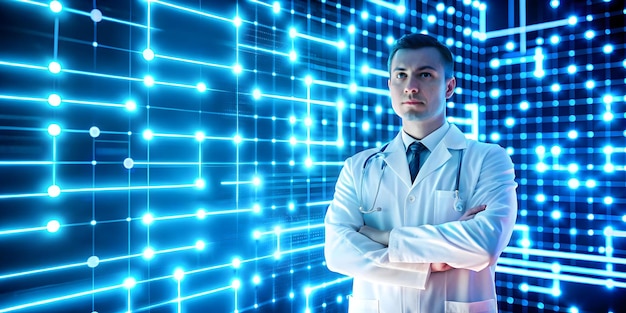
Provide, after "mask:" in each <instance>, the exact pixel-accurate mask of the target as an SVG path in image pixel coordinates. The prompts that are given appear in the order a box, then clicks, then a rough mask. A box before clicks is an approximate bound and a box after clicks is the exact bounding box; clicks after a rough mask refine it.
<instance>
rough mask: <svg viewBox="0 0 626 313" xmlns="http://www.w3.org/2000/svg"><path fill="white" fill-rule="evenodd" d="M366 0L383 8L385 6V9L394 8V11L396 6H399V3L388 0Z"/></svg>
mask: <svg viewBox="0 0 626 313" xmlns="http://www.w3.org/2000/svg"><path fill="white" fill-rule="evenodd" d="M367 1H368V2H371V3H373V4H375V5H378V6H381V7H383V8H387V9H390V10H394V11H397V10H398V7H400V6H399V5H395V4H391V3H389V2H385V1H382V0H367Z"/></svg>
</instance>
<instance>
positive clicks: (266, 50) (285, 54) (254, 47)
mask: <svg viewBox="0 0 626 313" xmlns="http://www.w3.org/2000/svg"><path fill="white" fill-rule="evenodd" d="M238 46H239V47H242V48H247V49H251V50H254V51H262V52H267V53H271V54H275V55H281V56H284V57H289V53H285V52H279V51H276V50H270V49H264V48H259V47H258V46H250V45H246V44H242V43H240V44H239V45H238Z"/></svg>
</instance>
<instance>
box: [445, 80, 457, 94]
mask: <svg viewBox="0 0 626 313" xmlns="http://www.w3.org/2000/svg"><path fill="white" fill-rule="evenodd" d="M455 88H456V77H452V78H450V80H448V81H447V82H446V99H450V97H452V95H453V94H454V89H455Z"/></svg>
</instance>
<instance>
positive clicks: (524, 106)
mask: <svg viewBox="0 0 626 313" xmlns="http://www.w3.org/2000/svg"><path fill="white" fill-rule="evenodd" d="M529 107H530V104H529V103H528V101H522V102H520V104H519V108H520V110H522V111H526V110H528V108H529Z"/></svg>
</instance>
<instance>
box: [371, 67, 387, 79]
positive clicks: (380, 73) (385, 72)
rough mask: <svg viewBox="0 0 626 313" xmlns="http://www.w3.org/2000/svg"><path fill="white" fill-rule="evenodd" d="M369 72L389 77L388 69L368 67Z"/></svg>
mask: <svg viewBox="0 0 626 313" xmlns="http://www.w3.org/2000/svg"><path fill="white" fill-rule="evenodd" d="M367 73H368V74H374V75H376V76H381V77H389V72H387V71H383V70H378V69H372V68H370V69H368V70H367Z"/></svg>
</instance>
